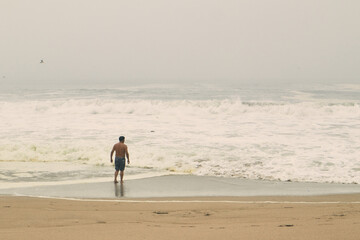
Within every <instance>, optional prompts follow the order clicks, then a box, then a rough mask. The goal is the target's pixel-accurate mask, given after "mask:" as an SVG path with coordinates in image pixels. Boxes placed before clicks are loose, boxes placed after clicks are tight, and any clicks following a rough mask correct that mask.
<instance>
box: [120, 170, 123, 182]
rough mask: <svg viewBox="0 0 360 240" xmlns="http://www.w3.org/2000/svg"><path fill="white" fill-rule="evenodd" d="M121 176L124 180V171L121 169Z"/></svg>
mask: <svg viewBox="0 0 360 240" xmlns="http://www.w3.org/2000/svg"><path fill="white" fill-rule="evenodd" d="M120 178H121V182H123V178H124V171H120Z"/></svg>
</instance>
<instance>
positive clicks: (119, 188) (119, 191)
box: [114, 183, 125, 197]
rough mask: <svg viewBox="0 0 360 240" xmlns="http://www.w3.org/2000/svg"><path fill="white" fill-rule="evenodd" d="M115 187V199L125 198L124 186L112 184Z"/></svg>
mask: <svg viewBox="0 0 360 240" xmlns="http://www.w3.org/2000/svg"><path fill="white" fill-rule="evenodd" d="M114 186H115V196H116V197H124V196H125V187H124V184H122V183H120V184H114Z"/></svg>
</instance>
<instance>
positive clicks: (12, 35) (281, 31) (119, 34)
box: [0, 0, 360, 85]
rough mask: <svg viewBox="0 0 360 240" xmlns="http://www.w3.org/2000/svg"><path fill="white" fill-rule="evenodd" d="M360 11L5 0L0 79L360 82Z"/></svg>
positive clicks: (324, 2) (254, 1) (346, 5)
mask: <svg viewBox="0 0 360 240" xmlns="http://www.w3.org/2000/svg"><path fill="white" fill-rule="evenodd" d="M359 9H360V1H359V0H346V1H341V0H336V1H335V0H237V1H235V0H216V1H215V0H177V1H171V0H151V1H149V0H142V1H141V0H127V1H122V0H106V1H103V0H71V1H70V0H68V1H67V0H31V1H27V0H21V1H20V0H1V1H0V30H1V31H0V36H1V39H0V81H1V83H2V85H6V84H10V82H12V83H17V84H19V83H26V84H42V83H47V84H49V83H51V84H55V85H56V84H60V83H81V84H84V85H86V84H87V83H93V82H101V81H104V82H107V83H112V82H114V83H115V82H116V83H122V82H132V81H140V82H149V83H151V82H158V81H162V82H166V81H168V82H173V81H177V82H181V81H191V82H208V81H209V82H211V81H217V80H218V81H220V80H223V81H228V82H231V81H233V82H249V81H266V82H272V81H279V80H281V81H289V82H291V81H337V82H360V27H359V26H360V14H359ZM41 59H43V60H44V62H45V63H43V64H40V60H41Z"/></svg>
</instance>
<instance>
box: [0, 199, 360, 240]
mask: <svg viewBox="0 0 360 240" xmlns="http://www.w3.org/2000/svg"><path fill="white" fill-rule="evenodd" d="M133 200H135V201H134V202H132V201H133ZM359 200H360V195H359V194H350V195H331V196H302V197H299V196H291V197H271V196H266V197H206V198H204V197H196V198H151V199H129V198H128V199H123V200H120V199H107V200H105V201H101V200H99V199H90V200H64V199H54V198H33V197H15V196H0V209H1V214H0V222H1V224H0V238H1V239H7V240H11V239H27V240H31V239H34V240H35V239H36V240H41V239H44V240H45V239H46V240H48V239H54V240H58V239H59V240H60V239H61V240H63V239H78V240H82V239H84V240H91V239H102V240H106V239H114V238H117V239H278V240H282V239H284V240H285V239H286V240H289V239H307V240H311V239H320V240H321V239H324V240H325V239H326V240H329V239H334V240H335V239H336V240H338V239H347V240H352V239H354V240H355V239H359V236H360V227H359V226H360V202H359Z"/></svg>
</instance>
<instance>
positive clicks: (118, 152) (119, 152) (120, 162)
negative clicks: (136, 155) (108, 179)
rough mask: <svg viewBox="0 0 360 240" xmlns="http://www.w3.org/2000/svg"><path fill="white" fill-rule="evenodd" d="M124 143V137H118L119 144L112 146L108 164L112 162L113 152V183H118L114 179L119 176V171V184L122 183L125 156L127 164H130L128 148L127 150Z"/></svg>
mask: <svg viewBox="0 0 360 240" xmlns="http://www.w3.org/2000/svg"><path fill="white" fill-rule="evenodd" d="M124 142H125V137H124V136H120V137H119V142H118V143H116V144H115V145H114V147H113V149H112V150H111V153H110V162H113V154H114V152H115V176H114V183H118V181H117V180H116V179H117V176H118V174H119V171H120V181H121V183H123V178H124V170H125V156H126V158H127V163H128V164H130V159H129V152H128V148H127V146H126V144H124Z"/></svg>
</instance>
